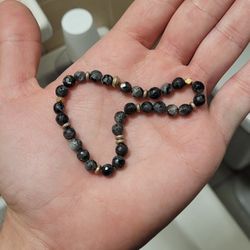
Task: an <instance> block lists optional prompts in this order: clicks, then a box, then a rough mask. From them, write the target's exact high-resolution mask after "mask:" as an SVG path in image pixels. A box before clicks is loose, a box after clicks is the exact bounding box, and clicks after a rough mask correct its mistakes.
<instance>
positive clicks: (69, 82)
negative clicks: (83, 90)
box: [63, 75, 76, 88]
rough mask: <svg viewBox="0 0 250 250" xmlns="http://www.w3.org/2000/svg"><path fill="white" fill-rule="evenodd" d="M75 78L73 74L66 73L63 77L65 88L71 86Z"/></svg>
mask: <svg viewBox="0 0 250 250" xmlns="http://www.w3.org/2000/svg"><path fill="white" fill-rule="evenodd" d="M75 82H76V79H75V78H74V76H71V75H68V76H66V77H64V78H63V85H64V86H65V87H67V88H71V87H73V86H74V85H75Z"/></svg>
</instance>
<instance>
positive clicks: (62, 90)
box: [56, 85, 68, 97]
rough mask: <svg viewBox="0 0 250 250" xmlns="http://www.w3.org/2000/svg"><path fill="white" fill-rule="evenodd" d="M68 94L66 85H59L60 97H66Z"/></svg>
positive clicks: (58, 94) (58, 92)
mask: <svg viewBox="0 0 250 250" xmlns="http://www.w3.org/2000/svg"><path fill="white" fill-rule="evenodd" d="M67 94H68V88H67V87H65V86H64V85H59V86H58V87H57V88H56V95H57V96H59V97H65V96H66V95H67Z"/></svg>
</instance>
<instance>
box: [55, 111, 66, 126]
mask: <svg viewBox="0 0 250 250" xmlns="http://www.w3.org/2000/svg"><path fill="white" fill-rule="evenodd" d="M68 121H69V117H68V116H67V115H66V114H64V113H59V114H58V115H57V116H56V122H57V123H58V124H59V125H60V126H63V124H65V123H67V122H68Z"/></svg>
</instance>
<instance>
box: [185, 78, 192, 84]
mask: <svg viewBox="0 0 250 250" xmlns="http://www.w3.org/2000/svg"><path fill="white" fill-rule="evenodd" d="M192 82H193V80H192V79H191V78H187V79H185V83H186V84H188V85H189V84H191V83H192Z"/></svg>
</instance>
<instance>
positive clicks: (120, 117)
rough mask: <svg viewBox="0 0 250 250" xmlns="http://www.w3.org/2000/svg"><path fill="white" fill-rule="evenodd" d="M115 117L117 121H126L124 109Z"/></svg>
mask: <svg viewBox="0 0 250 250" xmlns="http://www.w3.org/2000/svg"><path fill="white" fill-rule="evenodd" d="M114 119H115V121H116V122H117V123H124V121H125V119H126V114H125V113H124V112H123V111H119V112H117V113H115V117H114Z"/></svg>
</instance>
